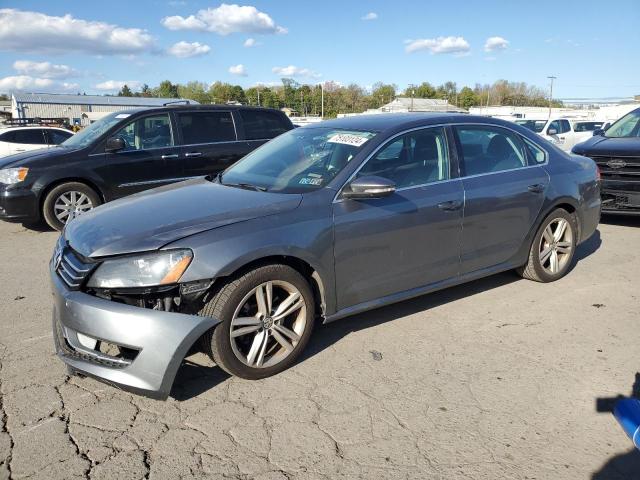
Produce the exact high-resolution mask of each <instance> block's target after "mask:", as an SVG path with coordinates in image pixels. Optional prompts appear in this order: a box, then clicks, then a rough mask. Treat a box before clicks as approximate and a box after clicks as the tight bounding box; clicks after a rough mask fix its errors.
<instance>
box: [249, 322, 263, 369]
mask: <svg viewBox="0 0 640 480" xmlns="http://www.w3.org/2000/svg"><path fill="white" fill-rule="evenodd" d="M263 343H265V344H266V343H267V331H266V330H263V331H261V332H258V333H256V335H255V337H253V343H252V344H251V349H249V354H248V355H247V363H248V364H249V365H253V363H254V362H255V360H256V357H257V356H258V353H260V350H261V347H262V344H263Z"/></svg>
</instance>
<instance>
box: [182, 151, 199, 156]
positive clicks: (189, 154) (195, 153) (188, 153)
mask: <svg viewBox="0 0 640 480" xmlns="http://www.w3.org/2000/svg"><path fill="white" fill-rule="evenodd" d="M201 155H202V152H187V153H185V154H184V156H185V157H199V156H201Z"/></svg>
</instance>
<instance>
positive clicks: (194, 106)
mask: <svg viewBox="0 0 640 480" xmlns="http://www.w3.org/2000/svg"><path fill="white" fill-rule="evenodd" d="M159 110H161V111H164V110H171V111H181V110H184V111H193V110H223V111H229V110H261V111H268V112H278V113H281V114H282V115H284V112H282V111H280V110H277V109H275V108H266V107H253V106H249V105H226V104H210V105H204V104H183V103H170V104H168V105H163V106H157V107H136V108H125V109H122V110H118V112H111V113H129V114H134V113H140V112H157V111H159Z"/></svg>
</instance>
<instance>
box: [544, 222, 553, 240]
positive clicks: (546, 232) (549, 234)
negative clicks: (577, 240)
mask: <svg viewBox="0 0 640 480" xmlns="http://www.w3.org/2000/svg"><path fill="white" fill-rule="evenodd" d="M542 235H543V236H544V239H545V240H546V241H547V243H553V230H551V225H547V228H545V229H544V232H542Z"/></svg>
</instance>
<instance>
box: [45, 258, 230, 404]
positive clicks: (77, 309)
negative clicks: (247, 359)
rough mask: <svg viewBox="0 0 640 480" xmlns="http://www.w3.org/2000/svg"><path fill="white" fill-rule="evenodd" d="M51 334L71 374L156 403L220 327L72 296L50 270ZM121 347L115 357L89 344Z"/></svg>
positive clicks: (203, 320)
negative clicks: (194, 350)
mask: <svg viewBox="0 0 640 480" xmlns="http://www.w3.org/2000/svg"><path fill="white" fill-rule="evenodd" d="M50 276H51V284H52V293H53V298H54V302H53V333H54V335H53V336H54V342H55V347H56V352H57V354H58V356H59V357H60V358H61V359H62V360H63V361H64V362H65V363H66V364H67V365H68V366H69V367H71V368H72V369H73V370H76V371H79V372H81V373H84V374H86V375H89V376H91V377H96V378H98V379H101V380H103V381H105V382H107V383H110V384H113V385H115V386H117V387H120V388H123V389H125V390H130V391H133V392H135V393H139V394H142V395H146V396H149V397H153V398H159V399H165V398H167V397H168V395H169V392H170V391H171V386H172V385H173V380H174V378H175V375H176V373H177V371H178V368H179V366H180V364H181V363H182V360H183V359H184V357H185V356H186V354H187V352H188V351H189V349H190V348H191V346H192V345H193V344H194V342H195V341H196V340H198V338H200V337H201V336H202V335H203V334H204V333H205V332H206V331H207V330H209V329H210V328H213V327H214V326H216V325H217V324H219V323H220V321H219V320H216V319H214V318H210V317H200V316H197V315H187V314H183V313H173V312H164V311H159V310H151V309H147V308H141V307H135V306H131V305H126V304H123V303H118V302H114V301H110V300H105V299H101V298H98V297H94V296H92V295H89V294H86V293H83V292H80V291H75V290H70V289H69V288H67V286H66V284H64V283H63V282H62V281H61V279H60V277H59V276H58V274H57V273H56V272H55V269H54V267H53V265H50ZM87 337H89V338H90V339H97V340H99V341H104V342H108V343H110V344H115V345H117V346H119V347H123V348H124V349H125V350H126V351H127V352H130V355H128V356H126V357H125V358H122V357H114V356H111V355H108V354H104V353H101V352H100V351H99V350H96V349H95V348H91V345H90V344H88V342H87V341H86V338H87Z"/></svg>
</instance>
